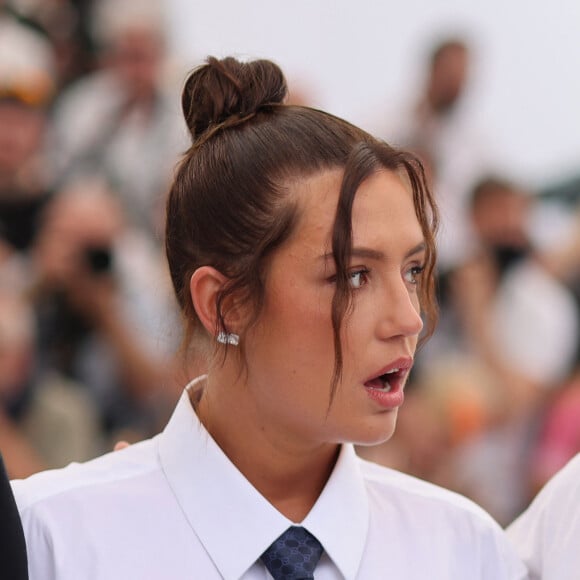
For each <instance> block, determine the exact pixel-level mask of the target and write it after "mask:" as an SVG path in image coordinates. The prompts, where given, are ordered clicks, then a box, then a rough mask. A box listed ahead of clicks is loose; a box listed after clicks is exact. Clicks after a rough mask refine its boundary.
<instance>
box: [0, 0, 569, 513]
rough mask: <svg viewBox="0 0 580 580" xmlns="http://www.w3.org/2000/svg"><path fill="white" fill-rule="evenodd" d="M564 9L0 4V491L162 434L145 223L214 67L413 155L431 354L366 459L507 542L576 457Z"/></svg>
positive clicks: (146, 0) (161, 326)
mask: <svg viewBox="0 0 580 580" xmlns="http://www.w3.org/2000/svg"><path fill="white" fill-rule="evenodd" d="M578 23H580V5H578V3H577V2H575V1H574V0H562V1H561V2H559V3H558V7H557V10H556V8H553V7H550V6H548V5H547V4H545V3H532V4H530V3H529V2H525V1H524V0H514V1H513V2H509V3H505V2H502V3H501V4H500V1H499V0H490V1H489V2H487V3H484V4H482V5H475V4H473V3H472V4H466V3H464V2H461V1H460V0H453V1H452V0H446V1H441V2H437V3H434V2H429V1H428V0H409V1H408V2H405V3H394V2H380V1H379V0H363V1H361V2H358V3H353V2H347V1H346V0H334V1H331V0H318V1H317V2H306V0H296V1H295V2H293V3H286V4H275V5H273V4H272V3H271V2H268V3H267V2H265V1H264V0H250V1H248V2H243V3H240V2H233V1H225V0H224V1H222V2H197V1H192V0H170V1H166V2H162V1H161V0H122V1H121V0H0V449H1V451H2V454H3V455H4V458H5V461H6V464H7V468H8V470H9V473H10V475H11V476H12V477H14V478H15V477H23V476H26V475H28V474H30V473H33V472H35V471H38V470H40V469H43V468H46V467H58V466H62V465H65V464H66V463H68V462H70V461H80V460H84V459H88V458H90V457H93V456H95V455H96V454H99V453H102V452H103V451H107V450H109V449H111V448H112V445H113V443H114V442H115V441H117V440H119V439H126V440H128V441H135V440H138V439H140V438H144V437H148V436H150V435H151V434H153V433H155V432H157V431H158V430H159V429H160V428H162V426H163V425H164V423H165V421H166V420H167V418H168V415H169V413H170V412H171V410H172V407H173V405H174V403H175V401H176V399H177V397H178V396H179V393H180V390H181V387H182V385H183V384H185V382H186V381H187V380H188V379H189V378H190V377H191V376H194V375H195V373H196V372H197V370H198V369H199V368H203V361H196V360H193V361H190V366H186V364H185V363H184V362H183V361H182V359H181V358H179V357H176V356H175V352H176V350H177V348H178V347H179V344H180V339H181V326H180V320H179V314H178V312H177V308H176V305H175V302H174V300H173V297H172V293H171V288H170V283H169V280H168V275H167V272H166V267H165V263H164V258H163V252H162V235H163V204H164V197H165V194H166V192H167V189H168V187H169V183H170V180H171V176H172V171H173V167H174V165H175V163H176V161H177V160H178V159H179V155H180V153H181V152H182V151H184V150H185V149H186V147H187V145H188V143H187V136H186V131H185V128H184V126H183V123H182V121H181V118H180V111H179V94H180V89H181V85H182V83H183V80H184V78H185V75H186V74H187V71H189V70H190V69H191V68H193V67H194V66H196V65H197V64H199V63H200V62H202V61H203V59H204V58H205V57H206V56H207V55H208V54H213V55H216V56H225V55H228V54H233V55H236V56H240V57H249V58H254V57H265V58H271V59H273V60H275V61H276V62H278V63H279V64H280V65H281V66H282V67H283V69H284V70H285V72H286V74H287V77H288V79H289V82H290V99H291V101H292V102H293V103H297V104H307V105H311V106H315V107H319V108H323V109H325V110H328V111H330V112H332V113H335V114H338V115H340V116H342V117H344V118H346V119H347V120H349V121H352V122H354V123H356V124H359V125H362V126H363V127H364V128H366V129H367V130H369V131H370V132H372V133H373V134H376V135H377V136H379V137H382V138H384V139H386V140H387V141H389V142H391V143H393V144H396V145H399V146H403V147H406V148H409V149H411V150H413V151H414V152H416V153H417V154H418V155H419V156H420V157H421V159H422V160H423V163H424V164H425V167H426V169H427V172H428V176H429V180H430V181H431V184H432V187H433V188H434V191H435V194H436V197H437V199H438V202H439V204H440V207H441V213H442V227H441V232H440V237H439V247H440V262H439V271H438V292H439V299H440V305H441V315H440V324H439V329H438V331H437V333H436V335H435V337H434V338H433V339H432V340H431V341H430V342H429V343H428V344H427V345H426V346H425V347H424V348H423V349H422V350H421V352H420V354H419V355H418V359H417V365H416V369H415V371H414V375H413V377H412V380H411V382H410V384H409V386H408V396H407V399H406V403H405V406H404V408H403V409H402V412H401V414H400V419H399V426H398V429H397V433H396V435H395V437H394V438H393V439H392V440H391V441H390V442H388V443H386V444H384V445H381V446H378V447H374V448H366V449H359V453H360V454H361V455H362V456H364V457H367V458H369V459H372V460H373V461H378V462H381V463H383V464H385V465H389V466H392V467H395V468H397V469H401V470H403V471H406V472H408V473H411V474H414V475H417V476H419V477H422V478H425V479H428V480H430V481H434V482H436V483H439V484H441V485H445V486H447V487H450V488H452V489H456V490H458V491H460V492H462V493H464V494H466V495H468V496H470V497H472V498H473V499H475V500H476V501H477V502H479V503H480V504H482V505H483V507H485V508H486V509H487V510H489V511H490V512H491V513H492V515H494V516H495V517H496V518H497V519H498V520H499V521H500V522H501V523H504V524H505V523H507V522H509V521H510V520H511V519H512V518H513V517H514V516H515V515H517V513H519V511H520V510H521V509H522V508H523V507H524V506H525V505H526V504H527V503H528V502H529V500H530V498H531V497H532V496H533V494H534V493H535V492H536V491H537V490H538V489H539V488H540V487H541V486H542V485H543V483H544V482H545V481H546V480H547V478H549V477H550V476H551V475H552V474H553V473H554V472H555V471H556V470H557V469H559V468H560V467H561V466H562V465H563V464H564V463H565V462H566V461H567V460H568V459H569V458H570V457H571V456H572V455H574V454H575V453H577V452H578V451H580V330H579V327H580V309H579V304H580V76H579V75H577V74H575V71H576V70H577V68H578V64H579V63H580V34H578V26H579V24H578Z"/></svg>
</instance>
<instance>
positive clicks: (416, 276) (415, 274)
mask: <svg viewBox="0 0 580 580" xmlns="http://www.w3.org/2000/svg"><path fill="white" fill-rule="evenodd" d="M424 270H425V266H412V267H411V268H409V269H408V270H407V271H406V272H405V276H404V277H405V281H406V282H408V283H409V284H412V285H413V286H416V285H417V284H418V283H419V281H420V278H421V274H423V272H424Z"/></svg>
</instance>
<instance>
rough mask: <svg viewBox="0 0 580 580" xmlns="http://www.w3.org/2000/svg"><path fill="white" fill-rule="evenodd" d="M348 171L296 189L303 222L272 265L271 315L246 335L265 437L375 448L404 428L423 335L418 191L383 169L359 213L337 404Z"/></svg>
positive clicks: (360, 200)
mask: <svg viewBox="0 0 580 580" xmlns="http://www.w3.org/2000/svg"><path fill="white" fill-rule="evenodd" d="M341 179H342V172H340V171H328V172H325V173H322V174H319V175H317V176H315V177H313V178H309V179H306V180H304V181H302V182H300V183H298V184H297V185H296V186H295V187H296V189H297V196H298V203H299V207H300V210H301V211H300V217H299V219H298V223H297V225H296V228H295V231H294V233H293V234H292V236H291V237H290V239H289V240H288V241H287V242H286V243H285V244H284V245H283V246H282V247H280V248H279V250H277V252H276V253H275V254H274V256H273V257H272V260H271V263H270V269H269V271H268V277H267V281H266V292H265V301H264V306H263V310H262V312H261V314H260V317H259V320H258V323H257V325H256V326H255V327H252V328H251V329H250V330H249V331H248V332H247V333H246V335H245V336H244V337H243V340H244V341H245V349H246V357H247V372H248V374H247V389H245V393H246V394H245V395H244V396H247V397H250V398H251V404H252V406H254V407H255V409H256V411H257V413H256V416H258V417H260V418H261V419H260V420H263V421H264V423H263V425H261V428H262V429H265V430H271V432H277V433H278V434H282V436H284V437H291V439H289V440H292V441H299V440H301V439H302V440H304V441H305V442H309V443H316V444H318V443H327V442H332V443H340V442H346V441H349V442H355V443H360V444H374V443H377V442H381V441H385V440H386V439H388V438H389V437H390V436H391V435H392V433H393V430H394V428H395V422H396V417H397V412H398V408H399V407H400V406H401V404H402V403H403V397H404V395H403V388H404V384H405V381H406V378H407V375H408V373H409V370H410V367H411V365H412V361H413V356H414V353H415V348H416V346H417V338H418V334H419V332H420V331H421V328H422V322H421V318H420V315H419V299H418V294H417V282H418V281H419V279H420V277H421V273H420V272H421V269H422V267H423V264H424V259H425V250H424V239H423V234H422V231H421V226H420V224H419V221H418V219H417V217H416V215H415V210H414V205H413V200H412V194H411V192H410V191H409V189H408V188H407V186H406V185H404V184H403V181H402V180H401V179H400V177H399V176H397V175H396V174H394V173H392V172H388V171H380V172H379V173H377V174H375V175H374V176H372V177H370V178H369V179H368V180H366V181H365V182H364V183H363V184H362V185H361V187H360V188H359V190H358V192H357V194H356V197H355V201H354V206H353V214H352V227H353V251H352V259H351V262H350V264H349V274H350V279H351V283H352V286H353V288H354V292H353V304H352V310H351V311H350V312H349V313H348V314H347V315H346V316H345V318H344V321H343V328H342V334H341V338H342V348H343V357H344V359H343V360H344V364H343V372H342V377H341V380H340V382H339V384H338V386H337V390H336V395H335V397H334V400H333V401H332V404H331V405H330V407H329V402H330V395H331V379H332V374H333V369H334V364H335V354H334V339H333V331H332V323H331V304H332V298H333V295H334V292H335V283H334V279H333V277H334V274H335V265H334V261H333V258H332V254H331V232H332V225H333V220H334V215H335V211H336V205H337V200H338V192H339V188H340V185H341Z"/></svg>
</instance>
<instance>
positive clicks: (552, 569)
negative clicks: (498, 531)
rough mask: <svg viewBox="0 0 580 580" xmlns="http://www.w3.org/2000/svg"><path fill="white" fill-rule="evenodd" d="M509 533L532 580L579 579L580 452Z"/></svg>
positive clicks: (554, 478)
mask: <svg viewBox="0 0 580 580" xmlns="http://www.w3.org/2000/svg"><path fill="white" fill-rule="evenodd" d="M507 533H508V536H509V538H510V539H511V541H512V542H513V544H514V545H515V547H516V549H517V551H518V553H519V555H520V558H522V560H523V561H524V563H525V564H526V565H527V567H528V569H529V571H530V579H531V580H540V579H541V580H573V579H576V580H577V579H578V574H579V572H578V571H579V570H580V549H579V548H580V454H578V455H577V456H576V457H575V458H574V459H573V460H572V461H570V463H568V465H567V466H566V467H564V469H562V470H561V471H560V472H559V473H558V474H556V475H555V476H554V477H553V478H552V479H551V480H550V481H549V482H548V484H547V485H546V486H545V487H544V489H542V491H541V492H540V493H539V494H538V496H537V497H536V499H535V500H534V501H533V502H532V504H531V505H530V507H529V508H528V509H527V510H526V511H525V512H524V513H523V514H522V515H521V516H520V517H519V518H518V519H516V521H515V522H513V523H512V524H511V526H509V528H508V529H507Z"/></svg>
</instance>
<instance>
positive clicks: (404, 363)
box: [365, 356, 413, 383]
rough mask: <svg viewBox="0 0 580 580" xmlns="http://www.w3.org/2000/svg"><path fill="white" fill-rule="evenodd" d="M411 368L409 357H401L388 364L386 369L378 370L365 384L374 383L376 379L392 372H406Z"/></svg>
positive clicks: (411, 360) (410, 358)
mask: <svg viewBox="0 0 580 580" xmlns="http://www.w3.org/2000/svg"><path fill="white" fill-rule="evenodd" d="M412 366H413V358H412V357H409V356H403V357H401V358H398V359H397V360H394V361H393V362H392V363H390V364H388V365H387V366H386V367H383V368H382V369H380V370H378V371H377V372H376V373H374V374H373V375H372V376H370V377H369V378H368V379H367V380H366V381H365V383H369V382H370V381H374V380H375V379H377V378H378V377H380V376H382V375H385V374H387V373H390V372H393V371H408V370H409V369H410V368H411V367H412Z"/></svg>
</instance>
